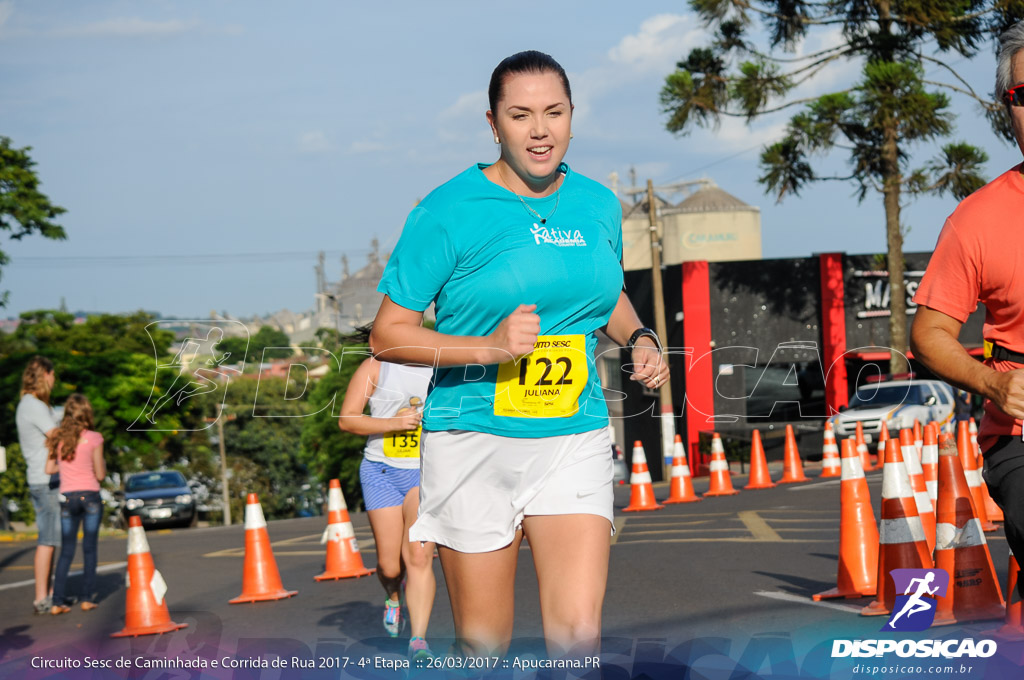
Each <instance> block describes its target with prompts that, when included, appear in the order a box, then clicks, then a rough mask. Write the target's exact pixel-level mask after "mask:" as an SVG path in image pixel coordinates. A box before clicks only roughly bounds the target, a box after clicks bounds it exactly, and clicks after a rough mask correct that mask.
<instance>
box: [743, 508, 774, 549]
mask: <svg viewBox="0 0 1024 680" xmlns="http://www.w3.org/2000/svg"><path fill="white" fill-rule="evenodd" d="M736 516H737V517H739V520H740V521H741V522H743V524H744V525H746V527H747V530H748V531H750V534H751V536H753V537H754V540H757V541H767V542H778V541H782V540H783V539H782V536H779V535H778V534H777V533H775V530H774V529H772V528H771V527H770V526H768V522H765V521H764V520H763V519H762V518H761V516H760V515H759V514H757V512H755V511H753V510H746V511H744V512H739V513H737V514H736Z"/></svg>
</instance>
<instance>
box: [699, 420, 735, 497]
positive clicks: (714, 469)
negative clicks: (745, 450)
mask: <svg viewBox="0 0 1024 680" xmlns="http://www.w3.org/2000/svg"><path fill="white" fill-rule="evenodd" d="M708 479H709V480H710V484H709V486H708V491H707V493H705V494H704V496H705V497H706V496H733V495H735V494H738V493H739V491H737V490H736V489H734V488H732V475H731V474H730V473H729V461H727V460H726V459H725V448H724V447H723V446H722V438H721V437H719V436H718V433H717V432H715V433H714V434H713V435H711V464H710V465H709V466H708Z"/></svg>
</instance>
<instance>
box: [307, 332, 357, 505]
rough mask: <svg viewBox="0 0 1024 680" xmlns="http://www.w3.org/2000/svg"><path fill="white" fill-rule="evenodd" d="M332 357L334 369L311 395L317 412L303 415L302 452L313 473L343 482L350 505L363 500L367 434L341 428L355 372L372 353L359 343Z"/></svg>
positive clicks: (310, 400) (311, 400)
mask: <svg viewBox="0 0 1024 680" xmlns="http://www.w3.org/2000/svg"><path fill="white" fill-rule="evenodd" d="M334 354H335V359H332V360H331V370H330V371H329V372H328V373H327V375H325V376H324V377H323V378H321V379H320V381H319V382H318V383H317V385H316V387H315V388H314V389H313V391H312V393H311V394H310V396H309V412H314V411H316V412H317V413H316V415H313V416H310V417H308V418H303V423H302V449H301V450H302V455H303V458H304V460H305V462H306V465H307V466H308V467H309V470H310V472H312V473H314V474H315V475H316V476H317V477H319V478H320V480H321V481H322V482H327V481H328V480H331V479H335V478H336V479H339V480H340V481H341V489H342V492H343V493H344V494H345V500H346V501H347V503H348V505H349V507H351V508H356V507H358V506H359V504H360V503H361V502H362V498H363V494H362V489H361V488H360V486H359V464H360V463H361V462H362V454H363V446H364V445H365V444H366V437H360V436H358V435H354V434H352V433H350V432H342V431H341V429H340V428H339V427H338V416H339V415H341V403H342V402H343V401H344V400H345V390H346V389H348V383H349V381H350V380H351V379H352V374H353V373H355V371H356V369H357V368H359V364H361V363H362V362H363V360H364V359H366V358H367V357H368V356H369V350H368V349H367V348H366V347H365V346H364V347H359V346H348V347H345V348H344V349H343V350H342V349H337V350H336V351H335V352H334Z"/></svg>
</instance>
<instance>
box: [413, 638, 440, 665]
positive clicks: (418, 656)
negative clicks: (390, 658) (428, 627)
mask: <svg viewBox="0 0 1024 680" xmlns="http://www.w3.org/2000/svg"><path fill="white" fill-rule="evenodd" d="M432 658H434V655H433V654H431V653H430V645H428V644H427V641H426V640H424V639H423V638H421V637H414V638H410V640H409V660H410V661H412V662H414V663H415V662H416V661H426V660H427V659H432Z"/></svg>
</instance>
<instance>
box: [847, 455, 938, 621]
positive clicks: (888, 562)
mask: <svg viewBox="0 0 1024 680" xmlns="http://www.w3.org/2000/svg"><path fill="white" fill-rule="evenodd" d="M931 567H932V556H931V553H930V552H928V542H927V541H926V540H925V537H924V528H923V527H922V526H921V518H920V517H918V516H917V501H916V499H915V498H914V489H913V487H911V486H910V477H909V476H908V475H907V468H906V466H905V465H904V464H903V454H902V453H901V451H900V445H899V442H898V441H896V440H895V439H890V440H888V441H887V442H886V445H885V463H884V467H883V468H882V529H881V531H880V532H879V535H878V576H877V577H876V581H875V583H876V584H877V586H878V592H877V594H876V597H875V601H874V602H872V603H871V604H869V605H868V606H866V607H864V608H863V609H862V610H861V611H860V613H861V615H862V616H882V615H884V614H888V613H889V612H891V611H892V607H893V605H894V604H895V602H896V584H895V583H893V580H892V579H891V578H889V572H890V571H892V570H893V569H930V568H931Z"/></svg>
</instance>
